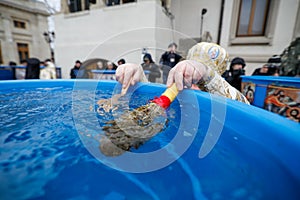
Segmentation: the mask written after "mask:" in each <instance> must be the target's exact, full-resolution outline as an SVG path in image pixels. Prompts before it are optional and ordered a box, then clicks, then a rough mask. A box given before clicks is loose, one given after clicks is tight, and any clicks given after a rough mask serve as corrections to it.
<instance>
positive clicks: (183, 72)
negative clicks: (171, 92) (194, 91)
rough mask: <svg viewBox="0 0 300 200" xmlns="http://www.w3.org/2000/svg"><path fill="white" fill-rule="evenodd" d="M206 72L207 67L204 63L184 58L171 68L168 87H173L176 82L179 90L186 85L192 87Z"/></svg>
mask: <svg viewBox="0 0 300 200" xmlns="http://www.w3.org/2000/svg"><path fill="white" fill-rule="evenodd" d="M206 73H207V67H206V66H205V65H204V64H202V63H200V62H197V61H193V60H183V61H181V62H179V63H178V64H177V65H175V67H173V68H172V69H171V70H170V72H169V76H168V80H167V87H171V85H172V84H173V83H174V82H175V84H176V86H177V89H178V90H182V89H183V87H184V86H186V87H188V88H190V87H192V84H194V83H198V82H199V81H200V80H201V79H202V78H203V77H204V76H205V75H206Z"/></svg>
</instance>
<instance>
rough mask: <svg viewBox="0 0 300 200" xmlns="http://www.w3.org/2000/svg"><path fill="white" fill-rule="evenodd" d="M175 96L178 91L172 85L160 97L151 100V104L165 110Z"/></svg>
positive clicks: (174, 85)
mask: <svg viewBox="0 0 300 200" xmlns="http://www.w3.org/2000/svg"><path fill="white" fill-rule="evenodd" d="M177 95H178V89H177V87H176V84H175V83H174V84H173V85H172V86H171V87H169V88H167V89H166V91H165V92H164V93H163V94H162V95H161V96H160V97H158V98H155V99H153V100H152V102H153V103H156V104H157V105H159V106H161V107H162V108H164V109H166V108H168V107H169V106H170V104H171V103H172V102H173V101H174V99H175V98H176V96H177Z"/></svg>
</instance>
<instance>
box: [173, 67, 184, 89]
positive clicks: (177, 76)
mask: <svg viewBox="0 0 300 200" xmlns="http://www.w3.org/2000/svg"><path fill="white" fill-rule="evenodd" d="M174 78H175V83H176V86H177V89H178V90H179V91H181V90H182V89H183V71H182V70H180V71H177V72H176V73H175V77H174Z"/></svg>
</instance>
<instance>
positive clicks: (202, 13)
mask: <svg viewBox="0 0 300 200" xmlns="http://www.w3.org/2000/svg"><path fill="white" fill-rule="evenodd" d="M205 13H207V9H206V8H203V9H202V11H201V21H200V42H202V29H203V16H204V15H205Z"/></svg>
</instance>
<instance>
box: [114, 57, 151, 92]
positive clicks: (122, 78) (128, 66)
mask: <svg viewBox="0 0 300 200" xmlns="http://www.w3.org/2000/svg"><path fill="white" fill-rule="evenodd" d="M116 79H117V81H119V82H120V83H121V84H122V92H121V93H122V94H125V93H126V92H127V89H128V87H129V86H130V85H134V84H136V83H137V82H147V78H146V76H145V74H144V71H143V68H142V66H140V65H137V64H133V63H125V64H123V65H120V66H118V68H117V70H116Z"/></svg>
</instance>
